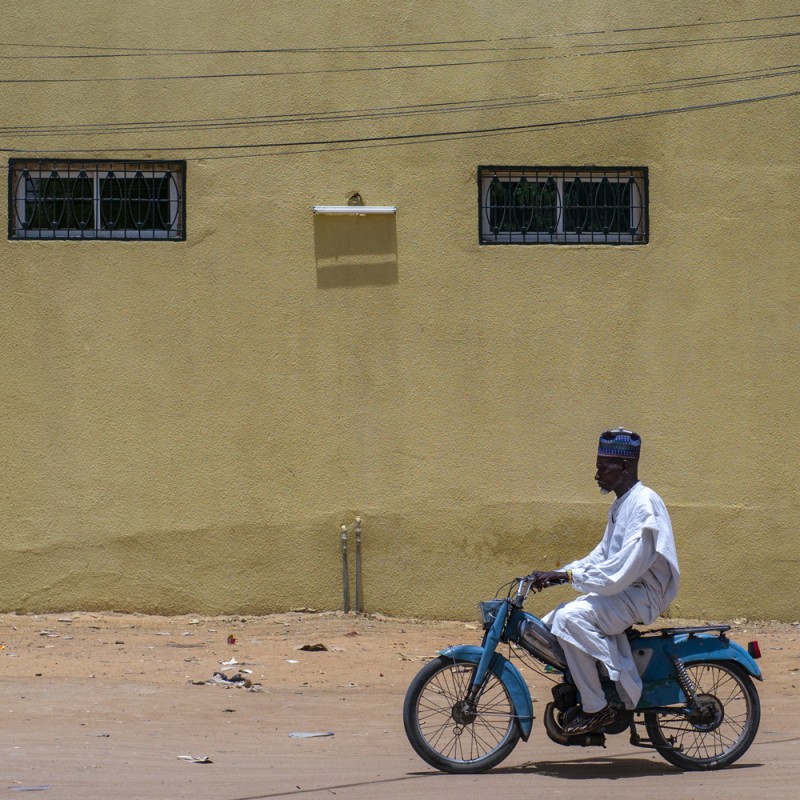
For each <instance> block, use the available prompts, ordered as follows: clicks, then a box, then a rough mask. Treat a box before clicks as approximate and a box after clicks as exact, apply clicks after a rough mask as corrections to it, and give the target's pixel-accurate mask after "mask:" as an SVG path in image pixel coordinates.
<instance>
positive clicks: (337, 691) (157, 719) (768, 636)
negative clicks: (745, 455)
mask: <svg viewBox="0 0 800 800" xmlns="http://www.w3.org/2000/svg"><path fill="white" fill-rule="evenodd" d="M670 624H676V621H674V620H671V621H670ZM731 635H732V636H733V638H735V639H737V640H738V641H740V642H741V643H745V642H747V641H748V640H750V639H754V638H757V639H758V640H759V642H760V645H761V649H762V652H763V656H764V657H763V658H762V660H761V662H760V664H761V668H762V671H763V672H764V675H765V679H766V680H765V681H764V683H759V684H758V688H759V692H760V695H761V701H762V722H761V729H760V732H759V735H758V737H757V738H756V741H755V743H754V744H753V746H752V747H751V748H750V750H749V751H748V753H747V754H746V755H745V756H744V757H743V758H742V760H741V761H740V762H738V763H737V764H736V765H734V766H733V767H731V768H729V769H727V770H722V771H719V772H713V773H684V772H681V771H679V770H677V769H675V768H674V767H671V766H670V765H669V764H667V763H666V762H664V761H663V760H661V759H660V758H659V757H658V756H657V755H656V754H655V753H653V752H651V751H647V750H641V749H636V748H633V747H631V746H630V745H629V743H628V741H627V736H626V735H624V734H623V735H621V736H615V737H609V741H608V747H607V749H594V748H593V749H583V748H565V747H560V746H559V745H556V744H555V743H553V742H551V741H550V740H549V739H548V738H547V736H546V734H545V732H544V730H543V728H542V726H541V722H540V721H539V720H537V721H536V722H535V723H534V731H533V734H532V736H531V739H530V741H529V742H527V743H525V742H520V744H519V746H518V747H517V748H516V750H515V751H514V752H513V753H512V754H511V756H510V757H509V758H508V759H507V760H506V761H505V762H504V763H503V764H502V765H500V766H499V767H497V768H495V769H494V770H493V771H491V772H489V773H486V774H483V775H478V776H452V775H445V774H442V773H438V772H436V771H435V770H433V769H431V768H429V767H428V766H427V765H426V764H425V763H424V762H422V761H421V760H420V759H419V758H418V757H417V756H416V755H415V753H414V752H413V751H412V750H411V747H410V746H409V744H408V742H407V741H406V738H405V734H404V732H403V726H402V718H401V709H402V702H403V695H404V693H405V689H406V687H407V685H408V683H409V682H410V680H411V678H412V677H413V676H414V674H415V673H416V672H417V671H418V670H419V669H420V667H421V666H422V665H423V663H425V661H427V660H428V659H429V658H430V657H431V656H433V655H435V653H436V651H437V650H438V649H440V648H441V647H443V646H446V645H449V644H456V643H461V642H467V643H478V642H479V640H480V631H479V630H478V627H477V625H475V624H465V623H463V622H420V621H411V620H394V619H387V618H384V617H371V616H358V617H357V616H354V615H349V616H345V615H343V614H341V613H336V614H335V613H327V614H317V613H309V612H293V613H287V614H280V615H272V616H267V617H247V618H242V617H225V618H205V617H190V616H185V617H168V618H167V617H149V616H138V615H122V614H95V613H59V614H46V615H8V614H7V615H0V642H2V645H3V649H2V650H0V692H2V704H1V705H0V713H2V715H3V724H2V732H1V733H0V754H1V757H2V761H1V762H0V771H1V773H2V774H0V797H1V796H4V795H8V796H9V797H11V796H14V795H16V793H17V792H20V791H36V792H39V793H41V794H42V795H44V796H47V797H50V798H53V800H55V798H68V799H69V800H93V799H94V798H97V800H100V799H101V798H102V800H109V798H125V799H126V800H137V799H138V798H170V799H172V798H175V799H177V798H192V800H206V798H213V799H214V800H261V799H262V798H284V797H287V798H290V797H297V798H303V799H304V800H305V798H308V800H314V799H315V798H323V797H331V796H334V795H337V796H339V797H345V798H354V799H355V800H360V799H361V798H369V799H370V800H372V799H373V798H378V797H380V798H388V800H392V798H405V797H409V796H414V797H417V796H419V797H434V796H435V797H436V798H437V800H449V798H459V800H470V798H485V797H489V796H495V797H497V796H501V795H503V796H525V797H528V796H532V795H538V794H543V795H544V794H546V795H549V796H564V797H575V796H581V797H591V798H593V800H602V798H611V797H614V798H617V797H618V796H619V795H620V794H621V793H625V794H630V795H632V794H633V793H640V794H642V795H645V794H646V795H647V796H648V798H649V800H658V799H659V798H674V797H676V796H683V797H703V798H726V800H727V799H728V798H731V797H734V796H736V795H737V794H738V795H741V796H757V795H758V796H760V795H763V796H768V797H770V798H780V799H781V800H782V798H795V797H797V796H798V789H797V786H798V783H800V731H799V730H798V716H800V689H798V686H799V685H800V675H798V670H799V669H800V625H798V624H793V625H792V624H776V623H751V622H746V621H739V622H738V624H735V625H734V631H732V634H731ZM229 637H230V639H231V641H229ZM233 639H235V643H234V642H233V641H232V640H233ZM316 645H323V646H324V647H325V649H324V650H321V649H320V650H303V649H300V648H303V647H304V646H312V647H313V646H316ZM231 659H235V661H236V662H238V663H236V664H233V665H228V666H226V665H224V664H223V662H226V661H230V660H231ZM237 670H251V672H246V673H243V674H244V675H245V676H246V678H247V679H248V680H249V681H251V682H252V683H253V687H252V690H248V689H247V688H246V687H226V686H222V685H209V684H207V683H206V681H208V680H210V679H211V678H212V677H213V675H214V673H215V672H225V673H226V674H227V675H234V674H235V673H236V671H237ZM523 674H524V675H525V677H526V679H527V680H528V681H529V684H530V685H531V688H532V692H533V694H534V696H535V698H536V701H537V702H536V704H535V709H536V712H537V714H538V715H540V714H541V712H542V711H543V708H544V704H545V703H546V702H547V701H548V700H549V697H550V693H549V684H548V683H547V682H546V681H545V679H544V678H542V677H541V676H540V675H538V674H536V673H535V672H533V671H532V670H529V669H525V668H523ZM293 733H326V734H328V733H329V734H332V735H330V736H319V737H311V738H294V737H292V736H291V734H293ZM180 756H195V757H206V756H207V757H208V758H209V759H210V762H211V763H191V762H189V761H187V760H183V759H180V758H179V757H180Z"/></svg>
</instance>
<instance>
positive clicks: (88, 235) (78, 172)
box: [8, 158, 186, 242]
mask: <svg viewBox="0 0 800 800" xmlns="http://www.w3.org/2000/svg"><path fill="white" fill-rule="evenodd" d="M31 173H32V174H31ZM53 173H55V174H56V178H57V180H58V181H59V183H60V184H61V188H62V190H63V188H64V183H63V182H64V181H75V183H74V184H72V186H73V188H72V190H71V191H72V192H73V194H70V195H69V196H68V195H67V194H64V195H62V197H59V198H57V199H55V200H54V202H57V201H60V202H61V209H60V214H61V215H62V217H63V215H64V214H66V215H69V216H70V217H72V219H73V220H74V221H75V223H76V224H75V225H70V224H69V222H68V223H67V225H66V226H65V227H60V226H57V225H53V224H52V223H51V225H50V227H43V226H42V225H40V226H39V227H27V220H26V215H27V213H28V210H29V204H30V203H31V202H33V203H37V202H38V203H40V204H41V206H40V208H39V209H37V210H35V211H34V213H33V214H32V215H31V217H35V215H36V214H42V213H44V214H45V216H47V214H46V211H42V210H41V208H42V207H43V205H44V203H46V202H47V197H43V199H40V200H33V201H30V200H29V197H28V191H29V190H28V186H29V181H33V180H37V181H48V180H50V179H51V178H52V175H53ZM104 173H105V174H104ZM112 173H113V178H114V179H115V180H116V181H117V183H116V184H112V192H111V193H110V196H109V194H104V191H103V190H104V187H105V186H107V185H108V184H104V183H103V181H104V180H105V179H107V178H108V176H109V175H110V174H112ZM168 174H169V177H168V178H167V175H168ZM139 175H141V178H142V181H143V183H144V185H145V187H147V186H148V182H153V183H152V184H149V185H150V188H151V189H152V188H154V187H156V186H157V188H158V191H159V192H161V191H162V189H163V187H162V186H161V184H162V183H163V182H164V180H165V179H166V180H167V183H166V190H167V192H168V197H167V198H163V197H161V198H159V197H154V196H153V194H152V193H150V194H149V196H148V197H146V198H143V197H142V196H141V195H140V196H138V197H132V196H131V189H132V187H133V186H134V182H135V181H136V180H137V179H138V177H139ZM78 181H86V182H87V183H85V184H84V185H83V186H82V187H81V192H83V191H84V189H85V187H86V185H87V184H88V185H90V186H91V196H89V197H87V196H86V195H84V194H81V195H80V196H77V197H76V196H75V194H74V192H75V187H76V186H77V182H78ZM156 181H159V182H160V183H159V184H156V183H155V182H156ZM126 183H127V185H128V188H127V190H125V192H126V196H123V195H122V194H120V195H118V196H114V194H113V187H114V186H116V187H117V188H119V187H120V186H122V187H124V186H125V185H126ZM45 191H46V190H45ZM109 202H111V203H118V204H119V209H118V210H117V211H116V218H117V219H118V218H119V217H120V215H122V217H123V219H124V221H125V222H127V223H128V224H130V222H131V219H132V218H134V219H135V216H136V214H137V213H138V214H141V203H142V202H146V203H150V204H151V205H150V208H149V209H148V212H147V215H146V217H145V219H147V218H152V219H151V222H150V224H149V226H145V225H144V224H143V225H142V226H141V227H138V226H136V225H134V226H133V227H120V228H115V227H114V226H113V225H112V226H108V224H107V219H106V213H105V207H106V206H105V204H106V203H109ZM81 203H91V209H92V210H91V222H92V224H91V225H89V224H88V220H87V223H86V224H85V225H84V226H81V224H80V221H79V220H78V219H77V217H78V216H79V215H80V216H88V215H86V213H85V210H84V209H85V208H86V206H80V205H79V204H81ZM157 203H167V204H168V208H169V219H168V220H167V221H166V222H165V221H164V220H163V219H159V220H158V221H159V222H161V224H162V227H156V222H155V214H156V213H157V209H156V204H157ZM134 204H138V205H137V207H136V210H134ZM76 208H81V211H80V212H78V211H76ZM49 219H50V218H49V217H48V220H49ZM22 220H26V221H25V222H23V221H22ZM59 222H60V218H59ZM8 238H9V239H11V240H14V241H117V242H154V241H155V242H178V241H185V240H186V161H183V160H155V159H152V160H133V159H74V158H46V159H45V158H12V159H9V162H8Z"/></svg>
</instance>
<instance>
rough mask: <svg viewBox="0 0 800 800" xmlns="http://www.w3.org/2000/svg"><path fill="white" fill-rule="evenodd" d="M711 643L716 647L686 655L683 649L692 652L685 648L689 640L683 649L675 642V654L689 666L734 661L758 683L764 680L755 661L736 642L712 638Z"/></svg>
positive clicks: (705, 648)
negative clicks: (694, 662) (697, 662)
mask: <svg viewBox="0 0 800 800" xmlns="http://www.w3.org/2000/svg"><path fill="white" fill-rule="evenodd" d="M713 641H714V642H716V643H717V645H718V646H716V647H714V646H713V645H712V646H711V647H708V646H706V647H704V648H703V649H702V650H701V651H700V652H689V653H686V654H684V652H683V650H684V648H686V649H691V650H694V648H688V647H686V645H689V643H690V642H691V640H687V641H686V643H685V645H684V647H681V646H679V644H678V642H676V643H675V645H676V647H675V652H676V653H677V654H678V656H680V659H681V661H683V663H684V664H691V663H692V662H693V661H735V662H736V663H737V664H739V666H741V667H743V668H744V670H745V672H747V674H748V675H752V676H753V677H754V678H756V679H757V680H760V681H763V680H764V678H763V676H762V675H761V670H760V669H759V668H758V664H756V662H755V659H754V658H753V657H752V656H751V655H750V653H748V652H747V650H745V649H744V647H742V646H741V645H740V644H737V643H736V642H732V641H731V640H730V639H720V638H719V637H714V638H713Z"/></svg>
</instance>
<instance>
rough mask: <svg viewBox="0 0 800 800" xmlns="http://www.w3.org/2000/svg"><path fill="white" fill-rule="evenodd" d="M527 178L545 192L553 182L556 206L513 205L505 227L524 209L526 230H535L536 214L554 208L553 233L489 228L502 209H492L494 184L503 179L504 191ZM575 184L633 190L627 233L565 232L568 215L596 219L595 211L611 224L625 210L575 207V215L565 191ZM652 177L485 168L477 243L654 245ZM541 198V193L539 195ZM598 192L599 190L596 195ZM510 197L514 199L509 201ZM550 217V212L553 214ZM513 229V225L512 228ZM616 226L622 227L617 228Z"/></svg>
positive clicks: (638, 171) (480, 173) (594, 169)
mask: <svg viewBox="0 0 800 800" xmlns="http://www.w3.org/2000/svg"><path fill="white" fill-rule="evenodd" d="M523 177H524V178H525V179H526V181H527V183H528V185H529V186H530V185H531V183H532V182H531V181H529V180H528V178H533V183H535V184H536V185H538V186H545V185H546V181H547V180H548V179H552V180H553V183H554V186H555V190H556V197H557V203H556V205H554V206H552V207H550V206H548V207H545V206H531V205H523V206H514V205H513V201H512V203H510V204H508V205H504V206H502V208H503V212H502V213H503V215H504V216H503V223H504V224H507V223H506V219H505V215H506V214H511V213H515V212H516V210H517V209H523V210H524V213H527V215H528V217H529V220H530V221H529V223H528V225H529V226H530V224H532V222H533V217H534V214H535V213H537V212H538V213H539V214H540V215H541V214H543V213H545V212H551V208H552V210H553V212H554V213H555V215H556V227H555V230H530V228H529V227H528V228H527V229H526V230H513V229H511V230H499V229H498V228H493V227H492V225H491V222H490V219H489V217H490V214H491V213H493V209H495V208H497V207H498V206H496V205H495V206H492V204H491V202H490V200H489V192H490V191H491V190H492V189H491V185H492V182H493V181H494V179H495V178H498V179H499V182H500V184H501V185H503V184H506V185H508V186H515V187H517V186H519V184H520V181H521V179H522V178H523ZM575 178H580V179H581V181H582V182H583V185H586V184H589V185H591V184H593V183H597V184H599V185H600V184H602V183H603V179H606V180H607V181H608V183H609V184H610V185H612V186H613V185H614V184H616V185H625V186H628V185H630V187H631V188H630V190H629V191H628V203H627V209H628V212H629V214H630V215H631V216H630V218H629V221H628V224H627V226H626V227H627V231H622V230H617V231H611V230H606V231H602V230H601V231H597V230H589V231H585V230H582V229H580V230H577V232H576V230H572V231H571V230H569V229H567V230H565V229H564V225H565V219H566V218H567V216H568V214H570V213H583V214H585V215H589V216H593V215H594V214H596V213H597V210H596V209H597V208H600V209H601V210H604V213H606V214H607V213H609V209H612V210H611V212H610V213H611V214H612V218H613V217H614V215H615V214H616V213H618V211H619V210H620V208H621V207H619V206H575V207H573V210H572V211H571V210H570V207H569V206H568V205H567V202H566V197H567V196H568V195H569V194H570V192H571V190H570V189H565V186H566V184H567V183H569V184H572V183H573V182H574V180H575ZM648 181H649V171H648V168H647V167H644V166H638V167H631V166H622V167H617V166H611V167H610V166H604V167H603V166H557V167H554V166H507V165H503V166H497V165H481V166H479V167H478V170H477V183H478V243H479V244H480V245H482V246H483V245H486V246H494V245H546V244H550V245H609V246H613V247H618V246H630V245H643V244H647V243H648V242H649V240H650V220H649V185H648ZM539 191H540V192H542V193H543V191H544V190H543V189H540V190H539ZM595 191H596V192H599V188H598V189H596V190H595ZM625 192H626V189H625V188H623V189H622V190H621V191H620V194H621V195H622V196H623V197H624V196H625ZM509 196H510V195H509ZM574 208H578V209H583V210H582V212H581V211H579V212H575V211H574ZM551 213H552V212H551ZM512 224H513V223H512ZM617 224H618V225H619V224H621V223H619V222H617Z"/></svg>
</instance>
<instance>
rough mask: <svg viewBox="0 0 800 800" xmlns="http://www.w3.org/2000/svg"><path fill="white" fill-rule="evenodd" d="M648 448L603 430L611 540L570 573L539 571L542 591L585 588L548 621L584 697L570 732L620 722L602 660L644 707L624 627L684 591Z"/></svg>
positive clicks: (602, 480)
mask: <svg viewBox="0 0 800 800" xmlns="http://www.w3.org/2000/svg"><path fill="white" fill-rule="evenodd" d="M640 450H641V437H640V436H639V435H638V434H637V433H634V432H633V431H628V430H625V429H624V428H618V429H616V430H613V431H606V432H605V433H603V434H601V436H600V441H599V445H598V450H597V473H596V474H595V480H596V481H597V483H598V485H599V487H600V491H601V492H602V493H603V494H608V493H610V492H614V494H615V495H616V500H614V502H613V503H612V504H611V507H610V509H609V512H608V524H607V526H606V529H605V533H604V534H603V538H602V540H601V541H600V543H599V544H598V545H597V547H595V548H594V550H592V552H591V553H589V554H588V555H587V556H585V557H584V558H581V559H578V560H577V561H573V562H571V563H569V564H567V565H566V566H565V567H564V568H563V570H559V571H552V572H536V573H534V576H535V579H534V586H535V588H536V589H537V590H542V589H545V588H547V587H549V586H554V585H557V584H562V583H570V584H572V586H574V587H575V589H576V590H577V591H579V592H584V594H582V595H581V596H580V597H578V598H577V599H575V600H571V601H569V602H566V603H562V604H561V605H560V606H558V607H557V608H555V609H553V611H551V612H550V613H549V614H547V615H545V616H544V617H543V618H542V621H543V622H544V623H545V624H547V625H548V626H549V627H550V628H551V630H552V632H553V633H554V634H555V635H556V636H557V637H558V639H559V642H560V643H561V646H562V647H563V649H564V654H565V656H566V660H567V665H568V666H569V670H570V673H571V675H572V677H573V679H574V681H575V685H576V686H577V688H578V691H579V692H580V696H581V713H580V714H578V715H577V716H575V717H574V718H573V719H572V720H570V721H569V722H568V723H567V725H566V727H565V729H564V733H565V734H583V733H589V732H591V731H595V730H598V729H601V728H603V727H605V726H607V725H610V724H612V723H613V722H614V720H615V717H616V712H615V711H614V709H613V707H611V706H610V705H609V704H608V702H607V700H606V696H605V694H604V692H603V689H602V686H601V682H600V675H599V673H598V663H597V662H600V663H601V664H602V665H603V666H604V667H605V669H606V670H607V672H608V676H609V677H610V678H611V680H613V681H615V683H616V685H617V690H618V694H619V696H620V699H621V700H622V701H623V702H624V704H625V706H626V708H635V707H636V704H637V702H638V700H639V697H640V695H641V691H642V682H641V678H640V677H639V673H638V671H637V669H636V665H635V664H634V661H633V656H632V654H631V648H630V644H629V643H628V639H627V636H625V633H624V632H625V631H626V630H627V629H628V628H629V627H630V626H632V625H634V624H647V625H649V624H650V623H652V622H653V621H654V620H655V619H656V618H657V617H658V616H659V615H660V614H662V613H663V612H664V611H666V609H667V608H668V606H669V604H670V603H671V602H672V600H673V599H674V598H675V595H676V594H677V592H678V582H679V579H680V572H679V569H678V559H677V554H676V551H675V540H674V538H673V534H672V523H671V522H670V518H669V514H668V513H667V509H666V507H665V505H664V503H663V501H662V500H661V498H660V497H659V496H658V495H657V494H656V493H655V492H654V491H653V490H652V489H649V488H648V487H646V486H645V485H644V484H643V483H642V482H641V481H640V480H639V478H638V464H639V453H640Z"/></svg>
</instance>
